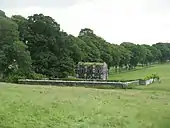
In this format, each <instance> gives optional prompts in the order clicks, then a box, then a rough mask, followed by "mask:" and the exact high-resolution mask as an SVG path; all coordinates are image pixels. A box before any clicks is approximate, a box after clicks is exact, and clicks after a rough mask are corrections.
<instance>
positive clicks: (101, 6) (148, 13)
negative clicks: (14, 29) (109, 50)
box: [0, 0, 170, 44]
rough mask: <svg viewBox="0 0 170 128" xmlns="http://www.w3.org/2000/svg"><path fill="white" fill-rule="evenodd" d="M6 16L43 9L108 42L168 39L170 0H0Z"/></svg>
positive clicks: (68, 27)
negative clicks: (88, 30) (87, 29)
mask: <svg viewBox="0 0 170 128" xmlns="http://www.w3.org/2000/svg"><path fill="white" fill-rule="evenodd" d="M0 3H1V4H0V9H3V10H4V11H5V12H6V14H7V15H8V16H11V15H13V14H20V15H23V16H24V17H27V16H28V15H32V14H35V13H43V14H45V15H49V16H51V17H53V18H54V19H56V21H57V22H58V23H59V24H60V25H61V28H62V29H64V30H65V31H66V32H68V33H69V34H73V35H75V36H77V35H78V33H79V31H80V29H81V28H85V27H88V28H91V29H93V30H94V32H95V33H96V34H97V35H99V36H101V37H103V38H104V39H106V40H107V41H109V42H112V43H118V44H119V43H121V42H123V41H126V42H127V41H129V42H133V43H139V44H143V43H145V44H153V43H157V42H168V41H169V42H170V0H36V1H34V0H0Z"/></svg>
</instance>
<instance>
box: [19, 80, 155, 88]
mask: <svg viewBox="0 0 170 128" xmlns="http://www.w3.org/2000/svg"><path fill="white" fill-rule="evenodd" d="M153 82H155V80H142V81H141V80H136V81H130V82H107V81H64V80H31V79H20V80H18V83H19V84H29V85H54V86H61V85H64V86H76V85H78V86H81V85H82V86H87V85H89V86H91V85H93V86H97V85H110V86H115V87H121V88H126V87H128V85H148V84H151V83H153Z"/></svg>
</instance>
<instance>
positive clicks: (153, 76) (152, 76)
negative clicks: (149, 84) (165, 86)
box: [143, 74, 160, 80]
mask: <svg viewBox="0 0 170 128" xmlns="http://www.w3.org/2000/svg"><path fill="white" fill-rule="evenodd" d="M149 79H157V80H159V79H160V77H159V76H158V75H156V74H152V75H150V76H146V77H145V78H144V79H143V80H149Z"/></svg>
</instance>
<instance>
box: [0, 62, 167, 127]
mask: <svg viewBox="0 0 170 128" xmlns="http://www.w3.org/2000/svg"><path fill="white" fill-rule="evenodd" d="M155 72H156V73H157V74H158V75H159V76H160V77H161V80H162V82H161V84H159V83H155V84H152V85H150V86H148V87H139V88H137V89H131V90H123V89H122V90H121V89H115V90H104V89H103V90H102V89H90V88H83V87H82V88H80V87H50V86H28V85H13V84H5V83H1V84H0V85H1V86H0V101H1V102H0V106H1V107H0V128H170V64H164V65H155V66H154V67H151V68H148V69H141V70H137V71H134V72H127V73H122V74H116V75H114V74H112V76H110V79H138V78H143V77H145V76H146V75H150V74H152V73H155Z"/></svg>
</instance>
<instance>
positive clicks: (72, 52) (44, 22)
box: [0, 11, 170, 79]
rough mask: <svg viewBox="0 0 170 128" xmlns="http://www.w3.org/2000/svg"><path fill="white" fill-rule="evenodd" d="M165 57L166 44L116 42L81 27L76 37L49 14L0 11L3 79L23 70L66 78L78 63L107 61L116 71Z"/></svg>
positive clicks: (0, 73) (168, 50)
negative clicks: (11, 14) (20, 13)
mask: <svg viewBox="0 0 170 128" xmlns="http://www.w3.org/2000/svg"><path fill="white" fill-rule="evenodd" d="M155 43H156V42H155ZM168 60H170V44H169V43H160V42H159V43H156V44H154V45H152V46H150V45H139V44H134V43H132V42H123V43H122V44H120V45H117V44H113V43H109V42H107V41H106V40H105V39H103V38H102V37H100V36H98V35H96V34H95V33H94V31H93V30H91V29H90V28H82V29H81V30H80V32H79V35H78V37H75V36H73V35H70V34H67V32H64V31H63V30H62V29H61V28H60V24H59V23H57V21H55V20H54V19H53V18H52V17H50V16H46V15H43V14H34V15H31V16H28V17H27V18H24V17H23V16H21V15H13V16H12V17H11V18H9V17H7V16H6V15H5V12H4V11H0V78H1V77H2V78H3V79H5V77H8V75H9V74H12V73H13V72H15V71H16V70H22V72H23V76H25V74H29V76H30V74H31V73H32V72H35V73H37V74H42V75H45V76H46V77H48V78H64V77H66V78H67V77H68V76H70V75H73V76H75V67H76V65H77V64H78V63H79V62H95V63H103V62H106V63H107V65H108V69H109V70H110V69H111V67H114V68H115V72H116V73H117V72H121V71H128V70H134V69H136V68H137V66H138V65H139V64H140V65H142V66H143V67H144V66H149V65H151V64H154V63H160V62H161V63H165V62H167V61H168ZM9 67H10V68H9ZM26 76H28V75H26Z"/></svg>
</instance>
